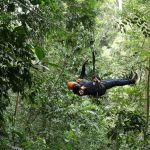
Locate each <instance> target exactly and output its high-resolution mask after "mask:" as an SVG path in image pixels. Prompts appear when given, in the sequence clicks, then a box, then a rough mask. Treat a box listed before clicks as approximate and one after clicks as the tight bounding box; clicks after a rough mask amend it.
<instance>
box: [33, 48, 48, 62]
mask: <svg viewBox="0 0 150 150" xmlns="http://www.w3.org/2000/svg"><path fill="white" fill-rule="evenodd" d="M34 49H35V54H36V55H37V57H38V58H39V60H42V59H43V58H44V57H45V54H44V51H43V49H42V48H41V47H40V46H34Z"/></svg>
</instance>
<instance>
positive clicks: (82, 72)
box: [79, 60, 88, 79]
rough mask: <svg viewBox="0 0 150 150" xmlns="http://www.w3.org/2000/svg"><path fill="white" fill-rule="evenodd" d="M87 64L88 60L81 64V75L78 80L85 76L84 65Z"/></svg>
mask: <svg viewBox="0 0 150 150" xmlns="http://www.w3.org/2000/svg"><path fill="white" fill-rule="evenodd" d="M87 63H88V60H85V61H84V63H83V65H82V70H81V74H80V77H79V78H80V79H83V78H84V77H85V76H86V74H85V70H86V69H85V66H86V64H87Z"/></svg>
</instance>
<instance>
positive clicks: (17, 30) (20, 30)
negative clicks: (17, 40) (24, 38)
mask: <svg viewBox="0 0 150 150" xmlns="http://www.w3.org/2000/svg"><path fill="white" fill-rule="evenodd" d="M13 32H15V33H17V34H20V35H22V34H23V35H24V34H26V31H25V29H24V27H23V26H18V27H16V28H14V30H13Z"/></svg>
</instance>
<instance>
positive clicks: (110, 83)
mask: <svg viewBox="0 0 150 150" xmlns="http://www.w3.org/2000/svg"><path fill="white" fill-rule="evenodd" d="M102 84H103V85H104V86H105V88H106V89H110V88H112V87H115V86H124V85H130V84H135V80H133V79H129V80H121V79H118V80H102Z"/></svg>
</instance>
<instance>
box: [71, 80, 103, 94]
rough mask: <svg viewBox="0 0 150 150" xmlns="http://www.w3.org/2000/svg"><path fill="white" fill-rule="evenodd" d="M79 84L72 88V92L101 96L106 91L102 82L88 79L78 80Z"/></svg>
mask: <svg viewBox="0 0 150 150" xmlns="http://www.w3.org/2000/svg"><path fill="white" fill-rule="evenodd" d="M78 84H79V85H80V86H76V87H75V88H73V92H74V94H77V95H80V96H83V95H93V96H102V95H104V94H105V92H106V88H105V86H104V85H103V84H102V83H97V82H92V81H88V80H84V79H83V80H81V81H80V82H78Z"/></svg>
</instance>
